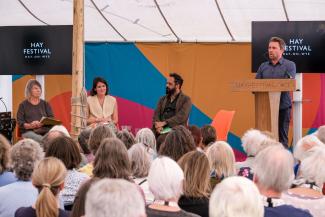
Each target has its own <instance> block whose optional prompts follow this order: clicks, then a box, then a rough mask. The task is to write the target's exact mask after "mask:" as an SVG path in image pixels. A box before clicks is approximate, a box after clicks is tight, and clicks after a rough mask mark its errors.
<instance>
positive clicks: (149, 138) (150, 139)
mask: <svg viewBox="0 0 325 217" xmlns="http://www.w3.org/2000/svg"><path fill="white" fill-rule="evenodd" d="M135 141H136V142H137V143H142V144H143V145H144V146H145V148H146V151H147V152H148V153H149V155H150V157H151V159H152V160H154V159H155V158H156V157H157V146H156V145H157V143H156V137H155V134H153V132H152V130H150V129H149V128H142V129H141V130H139V131H138V132H137V134H136V136H135Z"/></svg>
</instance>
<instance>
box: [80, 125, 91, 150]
mask: <svg viewBox="0 0 325 217" xmlns="http://www.w3.org/2000/svg"><path fill="white" fill-rule="evenodd" d="M91 131H92V129H91V128H86V129H84V130H82V131H81V132H80V134H79V136H78V143H79V145H80V147H81V149H82V152H83V153H84V154H91V152H90V148H89V145H88V141H89V137H90V133H91Z"/></svg>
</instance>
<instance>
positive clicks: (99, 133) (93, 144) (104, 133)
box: [88, 125, 116, 155]
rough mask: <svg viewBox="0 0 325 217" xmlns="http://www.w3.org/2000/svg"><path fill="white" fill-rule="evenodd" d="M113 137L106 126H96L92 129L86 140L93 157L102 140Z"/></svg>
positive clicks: (110, 130)
mask: <svg viewBox="0 0 325 217" xmlns="http://www.w3.org/2000/svg"><path fill="white" fill-rule="evenodd" d="M115 137H116V135H115V133H114V132H113V131H112V129H111V128H110V127H108V126H107V125H98V126H97V127H96V128H95V129H93V130H92V131H91V133H90V137H89V140H88V144H89V147H90V150H91V151H92V153H93V155H96V152H97V149H98V148H99V145H100V143H101V142H102V140H103V139H106V138H115Z"/></svg>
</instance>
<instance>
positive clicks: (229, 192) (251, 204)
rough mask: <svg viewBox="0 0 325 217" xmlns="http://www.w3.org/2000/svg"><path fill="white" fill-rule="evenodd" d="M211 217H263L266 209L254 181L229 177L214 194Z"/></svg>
mask: <svg viewBox="0 0 325 217" xmlns="http://www.w3.org/2000/svg"><path fill="white" fill-rule="evenodd" d="M209 215H210V217H263V216H264V207H263V203H262V200H261V198H260V194H259V191H258V189H257V187H256V186H255V185H254V183H253V182H252V181H250V180H249V179H246V178H243V177H236V176H233V177H229V178H226V179H224V180H223V181H222V182H221V183H220V184H218V185H217V186H216V187H215V189H214V190H213V192H212V195H211V197H210V204H209Z"/></svg>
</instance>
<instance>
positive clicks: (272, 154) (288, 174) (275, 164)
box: [253, 146, 294, 193]
mask: <svg viewBox="0 0 325 217" xmlns="http://www.w3.org/2000/svg"><path fill="white" fill-rule="evenodd" d="M293 163H294V161H293V157H292V154H291V153H290V152H289V151H288V150H286V149H284V148H283V147H282V146H270V147H267V148H266V149H264V150H262V151H261V152H259V153H258V155H257V156H256V158H255V165H254V166H253V170H254V181H255V183H256V184H257V186H258V188H259V189H260V191H261V190H263V191H267V190H272V191H274V192H277V193H281V192H283V191H285V190H287V189H288V188H289V187H290V185H291V183H292V181H293V179H294V173H293V165H294V164H293ZM279 171H281V172H279Z"/></svg>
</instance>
